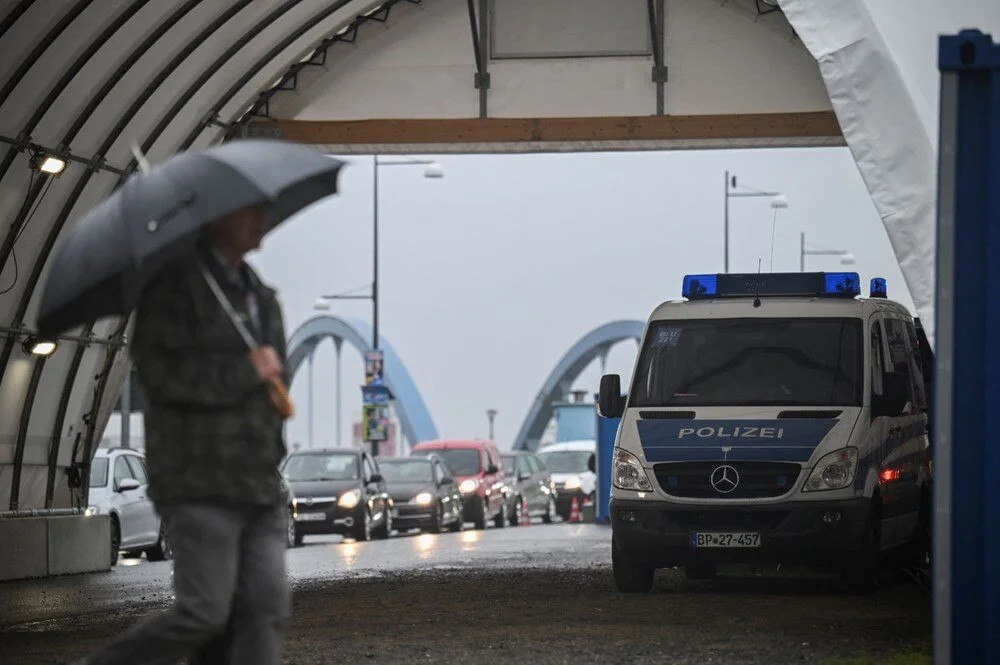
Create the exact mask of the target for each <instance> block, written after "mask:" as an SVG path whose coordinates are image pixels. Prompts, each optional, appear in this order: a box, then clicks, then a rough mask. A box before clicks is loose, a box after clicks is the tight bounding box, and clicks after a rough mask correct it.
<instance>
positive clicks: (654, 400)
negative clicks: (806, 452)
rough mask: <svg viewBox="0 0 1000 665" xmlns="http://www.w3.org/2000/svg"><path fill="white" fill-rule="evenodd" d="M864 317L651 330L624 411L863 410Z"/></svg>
mask: <svg viewBox="0 0 1000 665" xmlns="http://www.w3.org/2000/svg"><path fill="white" fill-rule="evenodd" d="M861 330H862V326H861V319H849V318H847V319H834V318H823V319H805V318H802V319H760V318H754V319H709V320H678V321H657V322H654V323H652V324H651V325H650V328H649V330H648V331H647V333H646V340H645V344H644V345H643V349H642V354H641V355H640V357H639V365H638V367H637V368H636V373H635V378H634V380H633V385H632V392H631V394H630V395H629V406H636V407H643V406H645V407H650V406H784V405H788V406H860V405H861V401H862V387H863V382H864V379H863V376H864V375H863V374H862V359H863V351H862V349H863V347H862V335H861Z"/></svg>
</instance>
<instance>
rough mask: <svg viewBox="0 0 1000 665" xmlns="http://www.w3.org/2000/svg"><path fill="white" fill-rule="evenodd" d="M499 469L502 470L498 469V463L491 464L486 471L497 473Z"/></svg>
mask: <svg viewBox="0 0 1000 665" xmlns="http://www.w3.org/2000/svg"><path fill="white" fill-rule="evenodd" d="M499 470H500V469H498V468H497V465H496V464H490V465H489V466H488V467H487V468H486V473H496V472H497V471H499Z"/></svg>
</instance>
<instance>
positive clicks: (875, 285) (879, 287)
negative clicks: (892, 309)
mask: <svg viewBox="0 0 1000 665" xmlns="http://www.w3.org/2000/svg"><path fill="white" fill-rule="evenodd" d="M870 294H871V297H872V298H888V297H889V296H888V293H887V291H886V286H885V278H884V277H874V278H872V285H871V292H870Z"/></svg>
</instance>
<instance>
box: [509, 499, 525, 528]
mask: <svg viewBox="0 0 1000 665" xmlns="http://www.w3.org/2000/svg"><path fill="white" fill-rule="evenodd" d="M507 522H508V524H510V525H511V526H520V525H522V524H524V502H523V501H522V500H521V497H519V496H515V497H514V504H513V505H512V506H511V507H510V512H509V513H508V514H507Z"/></svg>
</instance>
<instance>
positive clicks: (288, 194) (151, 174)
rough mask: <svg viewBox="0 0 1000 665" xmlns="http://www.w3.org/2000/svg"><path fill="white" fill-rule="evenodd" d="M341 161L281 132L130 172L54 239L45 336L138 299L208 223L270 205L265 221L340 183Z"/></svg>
mask: <svg viewBox="0 0 1000 665" xmlns="http://www.w3.org/2000/svg"><path fill="white" fill-rule="evenodd" d="M342 166H343V162H340V161H338V160H336V159H333V158H331V157H328V156H326V155H324V154H322V153H319V152H316V151H315V150H311V149H309V148H305V147H303V146H300V145H296V144H292V143H284V142H281V141H262V140H249V141H233V142H230V143H225V144H222V145H219V146H216V147H213V148H209V149H208V150H204V151H200V152H184V153H180V154H177V155H175V156H173V157H171V158H170V159H169V160H167V161H166V162H164V163H162V164H159V165H157V166H154V167H153V168H152V169H151V170H149V171H148V172H145V173H135V174H133V175H131V176H130V177H129V178H128V180H126V182H125V184H124V185H123V186H122V187H121V188H119V189H118V190H116V191H115V192H114V193H113V194H112V195H111V196H109V197H108V198H107V199H105V200H104V201H103V202H101V203H100V204H99V205H98V206H97V207H95V208H94V209H93V210H91V211H90V212H89V213H88V214H87V215H86V217H84V218H83V219H82V220H80V222H78V223H77V224H76V225H75V226H74V227H73V228H72V229H71V230H70V231H69V232H68V233H67V234H66V237H65V239H64V240H63V242H62V244H61V245H60V246H59V248H58V250H57V252H56V254H55V258H54V259H53V262H52V267H51V269H50V271H49V276H48V280H47V282H46V284H45V288H44V290H43V292H42V300H41V303H40V306H39V313H38V329H39V332H40V333H41V334H42V335H57V334H59V333H61V332H63V331H65V330H68V329H70V328H73V327H75V326H78V325H81V324H83V323H86V322H89V321H93V320H96V319H99V318H102V317H105V316H112V315H124V314H127V313H129V312H131V311H132V309H133V308H134V307H135V305H136V303H137V301H138V298H139V294H140V293H141V292H142V289H143V287H144V286H145V285H146V283H147V282H148V281H149V280H150V279H151V278H152V277H153V275H155V274H156V272H157V271H158V270H159V269H160V268H161V267H162V266H163V265H164V264H165V263H166V262H167V261H169V260H171V259H173V258H176V257H177V256H178V255H180V254H182V253H184V252H185V251H189V250H190V249H191V248H192V247H193V246H194V244H195V243H196V241H197V240H198V237H199V235H200V233H201V230H202V228H204V227H205V225H207V224H208V223H210V222H212V221H214V220H216V219H218V218H220V217H223V216H225V215H227V214H229V213H232V212H236V211H237V210H241V209H243V208H247V207H250V206H255V205H266V206H268V210H269V216H270V220H271V228H272V229H273V228H274V227H275V226H277V225H278V224H280V223H281V222H283V221H284V220H285V219H287V218H288V217H289V216H291V215H292V214H294V213H296V212H298V211H299V210H301V209H302V208H304V207H305V206H307V205H309V204H310V203H313V202H314V201H317V200H319V199H321V198H323V197H325V196H329V195H331V194H334V193H335V192H336V191H337V176H338V173H339V171H340V168H341V167H342Z"/></svg>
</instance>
